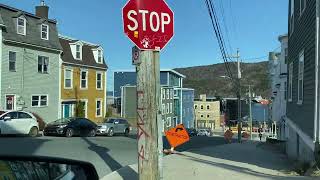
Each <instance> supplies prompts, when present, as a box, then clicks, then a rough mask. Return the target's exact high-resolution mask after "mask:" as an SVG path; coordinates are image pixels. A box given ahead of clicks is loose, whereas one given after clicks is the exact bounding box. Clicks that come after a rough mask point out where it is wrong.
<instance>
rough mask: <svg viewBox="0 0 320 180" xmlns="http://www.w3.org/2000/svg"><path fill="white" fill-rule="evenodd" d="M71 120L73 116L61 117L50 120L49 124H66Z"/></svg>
mask: <svg viewBox="0 0 320 180" xmlns="http://www.w3.org/2000/svg"><path fill="white" fill-rule="evenodd" d="M73 120H74V119H73V118H61V119H58V120H55V121H53V122H51V123H50V124H67V123H69V122H71V121H73Z"/></svg>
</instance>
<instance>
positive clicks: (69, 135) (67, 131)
mask: <svg viewBox="0 0 320 180" xmlns="http://www.w3.org/2000/svg"><path fill="white" fill-rule="evenodd" d="M72 136H73V129H71V128H68V129H67V130H66V137H72Z"/></svg>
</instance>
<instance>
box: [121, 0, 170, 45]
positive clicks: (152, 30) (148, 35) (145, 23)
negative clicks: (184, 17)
mask: <svg viewBox="0 0 320 180" xmlns="http://www.w3.org/2000/svg"><path fill="white" fill-rule="evenodd" d="M122 18H123V29H124V33H125V34H126V35H127V36H128V37H129V39H130V40H131V41H132V42H133V43H134V44H135V45H136V46H137V47H138V48H140V49H141V50H157V51H159V50H161V49H163V48H164V47H165V46H166V45H167V44H168V42H169V41H170V40H171V38H172V37H173V35H174V14H173V12H172V10H171V9H170V8H169V6H168V5H167V3H166V2H165V1H164V0H129V1H128V2H127V4H126V5H125V6H124V7H123V9H122Z"/></svg>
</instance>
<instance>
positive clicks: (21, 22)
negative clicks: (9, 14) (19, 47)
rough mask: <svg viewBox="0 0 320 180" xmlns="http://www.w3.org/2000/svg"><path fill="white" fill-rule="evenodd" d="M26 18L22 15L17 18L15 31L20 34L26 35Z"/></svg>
mask: <svg viewBox="0 0 320 180" xmlns="http://www.w3.org/2000/svg"><path fill="white" fill-rule="evenodd" d="M26 25H27V22H26V19H25V18H24V17H18V18H17V33H18V34H21V35H26V28H27V27H26Z"/></svg>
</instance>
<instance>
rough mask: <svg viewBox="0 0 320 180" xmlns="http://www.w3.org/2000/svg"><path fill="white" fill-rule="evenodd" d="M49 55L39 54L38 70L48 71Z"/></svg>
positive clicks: (41, 71)
mask: <svg viewBox="0 0 320 180" xmlns="http://www.w3.org/2000/svg"><path fill="white" fill-rule="evenodd" d="M48 66H49V57H45V56H38V72H39V73H48Z"/></svg>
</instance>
